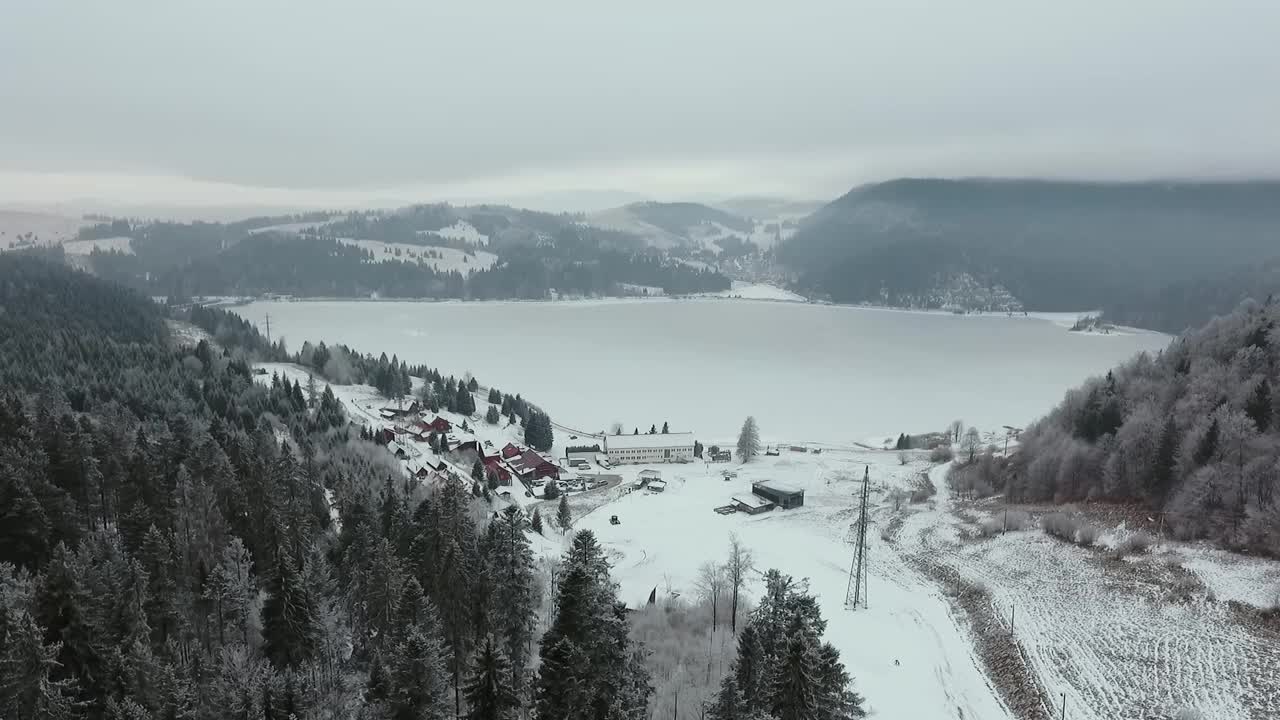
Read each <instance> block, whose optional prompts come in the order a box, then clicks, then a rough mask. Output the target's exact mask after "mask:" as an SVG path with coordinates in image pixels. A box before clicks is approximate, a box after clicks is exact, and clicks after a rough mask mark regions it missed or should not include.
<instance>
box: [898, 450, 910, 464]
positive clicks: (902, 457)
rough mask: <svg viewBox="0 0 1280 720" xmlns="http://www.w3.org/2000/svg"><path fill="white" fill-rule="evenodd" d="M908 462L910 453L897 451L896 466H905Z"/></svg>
mask: <svg viewBox="0 0 1280 720" xmlns="http://www.w3.org/2000/svg"><path fill="white" fill-rule="evenodd" d="M909 462H911V453H909V452H907V451H906V450H899V451H898V464H899V465H906V464H907V463H909Z"/></svg>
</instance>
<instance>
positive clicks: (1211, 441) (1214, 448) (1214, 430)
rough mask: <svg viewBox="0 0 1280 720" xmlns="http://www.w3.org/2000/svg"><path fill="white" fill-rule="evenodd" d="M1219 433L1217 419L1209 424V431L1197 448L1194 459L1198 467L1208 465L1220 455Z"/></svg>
mask: <svg viewBox="0 0 1280 720" xmlns="http://www.w3.org/2000/svg"><path fill="white" fill-rule="evenodd" d="M1218 433H1219V430H1218V418H1217V417H1215V418H1213V420H1212V421H1211V422H1210V423H1209V429H1208V430H1206V431H1205V433H1204V436H1203V437H1201V438H1200V444H1199V445H1197V446H1196V452H1195V457H1194V458H1193V459H1194V460H1195V463H1196V465H1206V464H1208V462H1209V461H1210V460H1212V459H1213V458H1214V456H1215V455H1217V454H1218Z"/></svg>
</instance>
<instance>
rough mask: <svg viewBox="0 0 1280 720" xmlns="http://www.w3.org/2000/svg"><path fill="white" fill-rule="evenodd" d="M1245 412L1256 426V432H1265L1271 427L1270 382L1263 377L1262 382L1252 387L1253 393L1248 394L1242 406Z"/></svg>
mask: <svg viewBox="0 0 1280 720" xmlns="http://www.w3.org/2000/svg"><path fill="white" fill-rule="evenodd" d="M1244 411H1245V414H1246V415H1248V416H1249V419H1250V420H1253V424H1254V426H1255V427H1257V428H1258V432H1260V433H1265V432H1266V431H1267V430H1269V429H1270V428H1271V414H1272V406H1271V383H1270V382H1269V381H1268V380H1267V379H1266V378H1263V379H1262V382H1260V383H1258V386H1257V387H1256V388H1254V390H1253V393H1252V394H1250V395H1249V400H1248V402H1246V403H1245V406H1244Z"/></svg>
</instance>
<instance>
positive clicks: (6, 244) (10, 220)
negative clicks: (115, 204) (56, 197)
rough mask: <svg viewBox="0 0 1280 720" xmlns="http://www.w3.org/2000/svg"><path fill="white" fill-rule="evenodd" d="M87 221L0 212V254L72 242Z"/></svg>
mask: <svg viewBox="0 0 1280 720" xmlns="http://www.w3.org/2000/svg"><path fill="white" fill-rule="evenodd" d="M92 224H93V223H92V222H90V221H87V220H82V219H80V218H76V217H68V216H66V215H54V214H51V213H41V212H25V211H22V210H0V250H9V249H11V248H14V247H23V246H30V245H57V244H58V243H61V242H65V241H67V240H74V239H75V237H76V234H77V233H78V232H80V228H82V227H86V226H88V225H92Z"/></svg>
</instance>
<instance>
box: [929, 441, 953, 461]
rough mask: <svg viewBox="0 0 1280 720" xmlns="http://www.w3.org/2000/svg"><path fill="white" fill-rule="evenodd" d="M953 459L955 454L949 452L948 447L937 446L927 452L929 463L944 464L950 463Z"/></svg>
mask: <svg viewBox="0 0 1280 720" xmlns="http://www.w3.org/2000/svg"><path fill="white" fill-rule="evenodd" d="M954 457H955V453H953V452H951V446H950V445H939V446H938V447H936V448H934V449H932V450H930V451H929V462H935V463H944V462H951V460H952V458H954Z"/></svg>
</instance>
